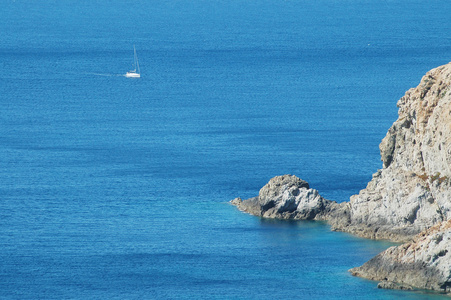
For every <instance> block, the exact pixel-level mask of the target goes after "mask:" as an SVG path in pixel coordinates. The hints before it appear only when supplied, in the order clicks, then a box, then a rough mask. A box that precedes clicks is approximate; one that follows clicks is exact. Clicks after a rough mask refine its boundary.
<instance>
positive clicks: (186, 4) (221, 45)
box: [0, 0, 451, 299]
mask: <svg viewBox="0 0 451 300" xmlns="http://www.w3.org/2000/svg"><path fill="white" fill-rule="evenodd" d="M0 2H1V3H0V4H1V9H0V70H1V73H0V298H1V299H176V298H187V299H196V298H204V299H223V298H225V299H293V298H298V299H393V298H400V299H431V298H432V295H426V294H421V293H407V292H399V291H387V290H379V289H377V288H376V283H375V282H371V281H367V280H363V279H360V278H355V277H352V276H351V275H350V274H349V273H348V272H347V270H348V269H350V268H352V267H355V266H359V265H361V264H362V263H363V262H365V261H367V260H368V259H370V258H371V257H372V256H374V255H375V254H377V253H378V252H380V251H382V250H384V249H385V248H387V247H388V246H389V245H391V244H389V243H386V242H380V241H379V242H378V241H369V240H364V239H360V238H356V237H353V236H351V235H348V234H344V233H336V232H331V231H330V228H329V226H328V225H327V224H325V223H321V222H281V221H270V220H261V219H259V218H256V217H252V216H249V215H246V214H243V213H241V212H239V211H238V210H237V209H236V208H235V207H233V206H231V205H229V204H228V201H229V200H231V199H233V198H235V197H237V196H240V197H242V198H248V197H252V196H255V195H257V194H258V191H259V189H260V188H261V187H262V186H263V185H264V184H265V183H267V182H268V180H269V179H270V178H271V177H273V176H276V175H282V174H295V175H297V176H299V177H301V178H303V179H305V180H307V181H308V182H309V183H310V185H311V186H312V187H313V188H316V189H318V190H319V191H320V193H321V194H322V195H323V196H324V197H326V198H328V199H332V200H336V201H338V202H342V201H347V200H349V197H350V196H351V195H353V194H356V193H358V192H359V190H361V189H363V188H365V186H366V184H367V182H368V181H369V180H370V179H371V175H372V173H374V172H376V170H377V169H378V168H381V162H380V156H379V149H378V145H379V143H380V141H381V139H382V138H383V137H384V136H385V133H386V131H387V129H388V128H389V127H390V125H391V123H392V122H393V121H395V120H396V117H397V108H396V101H397V100H398V99H399V98H400V97H401V96H403V94H404V92H405V91H406V90H407V89H409V88H411V87H414V86H416V85H417V84H418V83H419V81H420V79H421V77H422V76H423V75H424V73H425V72H426V71H428V70H429V69H431V68H434V67H437V66H439V65H442V64H445V63H448V62H449V61H450V60H451V36H450V33H451V18H450V15H449V12H450V11H451V2H450V1H438V0H432V1H424V0H400V1H390V0H343V1H338V0H315V1H307V0H300V1H279V0H262V1H239V0H229V1H221V0H213V1H202V0H199V1H183V0H180V1H176V0H174V1H144V0H133V1H107V0H96V1H75V0H74V1H70V0H59V1H50V0H49V1H46V0H43V1H34V0H15V1H13V0H0ZM119 2H120V3H119ZM133 45H136V49H137V52H138V57H139V59H140V66H141V73H142V74H141V75H142V77H141V78H140V79H128V78H125V77H124V76H123V74H125V72H127V71H128V70H129V69H130V68H131V67H132V63H133ZM434 297H435V296H434Z"/></svg>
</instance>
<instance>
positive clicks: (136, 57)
mask: <svg viewBox="0 0 451 300" xmlns="http://www.w3.org/2000/svg"><path fill="white" fill-rule="evenodd" d="M133 52H134V55H135V56H134V57H135V70H136V69H138V74H140V73H141V72H140V71H139V62H138V55H136V48H135V45H133Z"/></svg>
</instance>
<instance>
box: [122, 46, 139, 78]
mask: <svg viewBox="0 0 451 300" xmlns="http://www.w3.org/2000/svg"><path fill="white" fill-rule="evenodd" d="M133 52H134V58H133V67H134V69H133V70H131V71H128V72H127V73H125V77H128V78H140V77H141V73H140V71H139V62H138V55H136V48H135V45H133Z"/></svg>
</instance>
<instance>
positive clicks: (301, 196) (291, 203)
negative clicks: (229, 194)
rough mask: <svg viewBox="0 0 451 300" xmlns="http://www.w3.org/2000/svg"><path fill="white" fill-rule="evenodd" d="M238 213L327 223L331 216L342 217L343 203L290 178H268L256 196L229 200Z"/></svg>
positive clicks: (292, 176) (344, 210)
mask: <svg viewBox="0 0 451 300" xmlns="http://www.w3.org/2000/svg"><path fill="white" fill-rule="evenodd" d="M231 203H232V204H233V205H236V206H237V207H238V208H239V209H240V210H242V211H245V212H247V213H250V214H252V215H255V216H259V217H264V218H274V219H292V220H327V219H330V218H331V217H330V216H332V215H340V216H342V217H344V218H346V209H345V208H344V207H345V206H346V204H344V205H341V204H338V203H336V202H335V201H330V200H327V199H324V198H323V197H321V196H320V195H319V193H318V191H317V190H315V189H311V188H310V187H309V184H308V183H307V182H306V181H304V180H302V179H299V178H298V177H296V176H294V175H283V176H276V177H274V178H272V179H271V180H270V181H269V182H268V183H267V184H266V185H265V186H264V187H262V188H261V189H260V192H259V194H258V196H257V197H254V198H250V199H247V200H241V198H235V199H233V200H232V201H231Z"/></svg>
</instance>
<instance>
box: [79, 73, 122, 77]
mask: <svg viewBox="0 0 451 300" xmlns="http://www.w3.org/2000/svg"><path fill="white" fill-rule="evenodd" d="M84 74H86V75H95V76H106V77H117V76H125V75H123V74H108V73H84Z"/></svg>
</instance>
